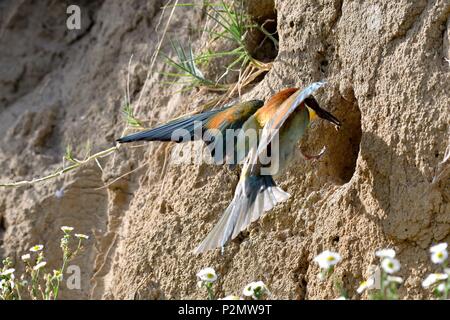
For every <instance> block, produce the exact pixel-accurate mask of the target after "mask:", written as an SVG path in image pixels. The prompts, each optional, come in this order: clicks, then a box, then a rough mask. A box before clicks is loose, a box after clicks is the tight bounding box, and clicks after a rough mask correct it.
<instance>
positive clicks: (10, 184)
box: [0, 146, 119, 188]
mask: <svg viewBox="0 0 450 320" xmlns="http://www.w3.org/2000/svg"><path fill="white" fill-rule="evenodd" d="M118 148H119V147H118V146H114V147H111V148H109V149H106V150H103V151H100V152H97V153H96V154H93V155H91V156H89V157H87V158H86V159H84V160H74V163H73V164H72V165H70V166H68V167H66V168H62V169H60V170H58V171H56V172H55V173H52V174H50V175H48V176H45V177H41V178H36V179H33V180H23V181H17V182H8V183H0V187H4V188H13V187H20V186H24V185H31V184H35V183H39V182H42V181H46V180H50V179H53V178H56V177H59V176H60V175H62V174H64V173H66V172H69V171H72V170H74V169H76V168H78V167H81V166H82V165H84V164H86V163H88V162H90V161H92V160H95V159H98V158H101V157H105V156H108V155H110V154H111V153H113V152H115V151H116V150H117V149H118Z"/></svg>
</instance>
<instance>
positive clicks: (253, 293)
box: [242, 281, 268, 299]
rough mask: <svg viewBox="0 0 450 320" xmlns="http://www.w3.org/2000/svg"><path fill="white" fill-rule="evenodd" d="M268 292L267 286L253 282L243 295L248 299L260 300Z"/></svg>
mask: <svg viewBox="0 0 450 320" xmlns="http://www.w3.org/2000/svg"><path fill="white" fill-rule="evenodd" d="M266 292H268V290H267V287H266V285H265V284H264V282H262V281H256V282H251V283H249V284H248V285H246V286H245V287H244V290H243V292H242V293H243V294H244V296H246V297H252V298H253V299H259V298H260V297H261V295H263V294H265V293H266Z"/></svg>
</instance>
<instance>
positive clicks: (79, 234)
mask: <svg viewBox="0 0 450 320" xmlns="http://www.w3.org/2000/svg"><path fill="white" fill-rule="evenodd" d="M75 238H78V239H85V240H87V239H89V236H87V235H85V234H82V233H75Z"/></svg>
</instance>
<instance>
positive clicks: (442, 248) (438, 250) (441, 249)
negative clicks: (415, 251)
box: [430, 242, 448, 264]
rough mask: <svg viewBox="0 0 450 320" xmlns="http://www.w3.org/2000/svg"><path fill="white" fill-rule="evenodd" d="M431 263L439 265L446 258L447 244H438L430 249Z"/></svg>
mask: <svg viewBox="0 0 450 320" xmlns="http://www.w3.org/2000/svg"><path fill="white" fill-rule="evenodd" d="M430 252H431V261H432V262H433V263H435V264H441V263H443V262H444V261H445V260H447V258H448V252H447V243H445V242H443V243H439V244H437V245H435V246H432V247H431V248H430Z"/></svg>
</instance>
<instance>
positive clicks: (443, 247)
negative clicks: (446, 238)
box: [430, 242, 448, 253]
mask: <svg viewBox="0 0 450 320" xmlns="http://www.w3.org/2000/svg"><path fill="white" fill-rule="evenodd" d="M447 246H448V245H447V243H445V242H442V243H439V244H437V245H434V246H432V247H431V248H430V252H431V253H433V252H439V251H443V250H447Z"/></svg>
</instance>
